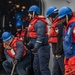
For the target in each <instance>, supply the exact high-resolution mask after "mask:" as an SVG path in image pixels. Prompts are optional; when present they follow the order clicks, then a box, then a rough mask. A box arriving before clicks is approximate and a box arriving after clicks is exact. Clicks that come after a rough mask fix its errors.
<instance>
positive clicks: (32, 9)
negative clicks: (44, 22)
mask: <svg viewBox="0 0 75 75" xmlns="http://www.w3.org/2000/svg"><path fill="white" fill-rule="evenodd" d="M31 11H33V12H36V13H40V8H39V7H38V6H36V5H32V6H31V7H30V8H29V10H28V12H31Z"/></svg>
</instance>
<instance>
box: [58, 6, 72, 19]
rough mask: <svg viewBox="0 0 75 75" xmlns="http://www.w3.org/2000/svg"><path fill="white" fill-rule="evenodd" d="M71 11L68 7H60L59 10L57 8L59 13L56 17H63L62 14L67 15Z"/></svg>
mask: <svg viewBox="0 0 75 75" xmlns="http://www.w3.org/2000/svg"><path fill="white" fill-rule="evenodd" d="M71 13H72V9H71V8H69V7H66V6H64V7H62V8H61V9H60V10H59V14H58V17H59V18H63V17H64V16H66V15H68V14H71Z"/></svg>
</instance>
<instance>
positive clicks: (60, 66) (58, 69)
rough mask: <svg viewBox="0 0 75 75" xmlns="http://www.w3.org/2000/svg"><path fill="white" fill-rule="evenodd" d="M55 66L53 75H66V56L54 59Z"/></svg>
mask: <svg viewBox="0 0 75 75" xmlns="http://www.w3.org/2000/svg"><path fill="white" fill-rule="evenodd" d="M53 61H54V66H53V72H52V73H53V74H52V75H64V55H62V56H61V58H56V57H55V56H54V58H53Z"/></svg>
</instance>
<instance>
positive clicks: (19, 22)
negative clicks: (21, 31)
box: [16, 20, 24, 27]
mask: <svg viewBox="0 0 75 75" xmlns="http://www.w3.org/2000/svg"><path fill="white" fill-rule="evenodd" d="M22 25H24V23H23V22H22V21H21V20H19V21H17V22H16V27H20V26H22Z"/></svg>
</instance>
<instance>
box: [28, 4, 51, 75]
mask: <svg viewBox="0 0 75 75" xmlns="http://www.w3.org/2000/svg"><path fill="white" fill-rule="evenodd" d="M28 12H29V14H28V15H29V17H30V19H31V23H30V25H29V27H28V34H29V37H30V38H31V39H30V41H29V43H28V46H31V45H33V47H34V48H33V49H32V53H33V54H34V60H33V69H34V75H40V73H41V75H50V70H49V67H48V66H49V60H50V46H49V44H48V34H47V32H48V28H47V24H48V23H47V22H46V20H45V17H44V16H40V15H39V14H40V8H39V7H38V6H36V5H32V6H31V7H30V8H29V10H28Z"/></svg>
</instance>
